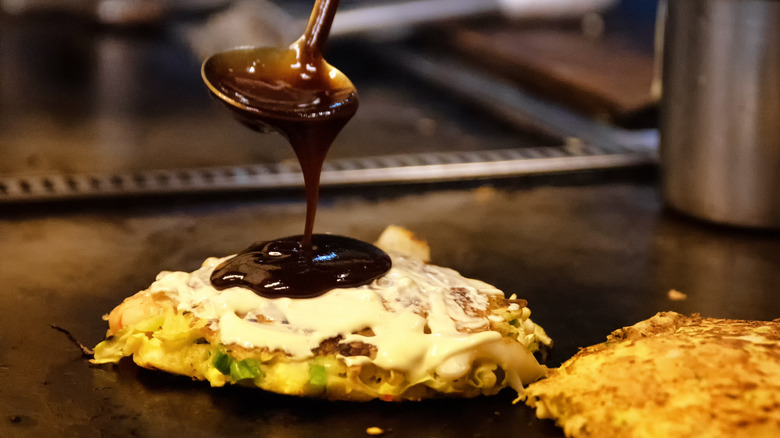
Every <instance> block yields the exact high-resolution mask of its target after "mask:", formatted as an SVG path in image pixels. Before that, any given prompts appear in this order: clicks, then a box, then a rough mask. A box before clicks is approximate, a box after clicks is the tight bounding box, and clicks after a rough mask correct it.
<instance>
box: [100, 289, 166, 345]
mask: <svg viewBox="0 0 780 438" xmlns="http://www.w3.org/2000/svg"><path fill="white" fill-rule="evenodd" d="M169 309H170V310H173V309H174V306H173V303H172V302H171V301H170V299H169V298H168V297H167V296H166V295H165V294H163V293H155V294H153V293H151V292H149V291H142V292H139V293H137V294H135V295H133V296H131V297H128V298H126V299H125V300H124V301H122V304H120V305H118V306H116V307H115V308H114V310H112V311H111V313H109V314H108V316H107V317H106V318H105V319H107V320H108V334H109V335H113V334H115V333H116V332H118V331H119V330H121V329H122V328H124V327H127V326H128V325H132V324H135V323H137V322H139V321H143V320H144V319H146V318H150V317H152V316H157V315H160V314H162V313H163V312H165V311H166V310H169Z"/></svg>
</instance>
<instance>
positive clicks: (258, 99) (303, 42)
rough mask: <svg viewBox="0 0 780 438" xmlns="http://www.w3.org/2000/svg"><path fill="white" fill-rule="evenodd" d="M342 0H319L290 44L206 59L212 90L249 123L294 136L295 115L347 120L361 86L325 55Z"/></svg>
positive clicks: (244, 49)
mask: <svg viewBox="0 0 780 438" xmlns="http://www.w3.org/2000/svg"><path fill="white" fill-rule="evenodd" d="M338 3H339V0H317V1H316V2H315V5H314V9H313V10H312V13H311V17H310V19H309V22H308V25H307V27H306V31H305V33H304V34H303V36H301V38H300V39H298V40H297V41H296V42H295V43H293V44H292V45H291V46H290V47H285V48H267V47H262V48H257V47H241V48H237V49H233V50H229V51H227V52H222V53H218V54H216V55H213V56H211V57H209V58H208V59H206V61H205V62H204V63H203V67H202V69H201V75H202V77H203V80H204V82H205V83H206V85H207V86H208V88H209V90H210V91H211V93H213V94H214V96H216V97H217V98H218V99H220V100H221V101H222V102H223V103H224V104H225V105H227V107H228V108H229V109H230V110H231V111H232V112H233V114H234V115H235V116H236V117H237V118H238V120H240V121H241V122H243V123H244V124H246V125H247V126H249V127H251V128H253V129H255V130H258V131H262V132H266V131H268V130H276V131H279V132H281V133H282V134H283V135H285V136H287V137H288V138H289V137H290V136H291V135H294V131H296V130H297V128H298V127H297V126H296V128H295V129H293V128H291V127H290V123H295V121H313V120H323V121H324V120H325V119H342V118H343V119H344V123H346V121H347V120H349V118H351V117H352V115H354V114H355V112H356V111H357V104H358V100H357V91H356V90H355V86H354V85H353V84H352V82H351V81H350V80H349V78H347V77H346V75H344V74H343V73H341V72H340V71H339V70H337V69H336V68H334V67H333V66H331V65H330V64H328V63H327V62H325V60H324V59H323V57H322V48H323V47H324V45H325V42H326V40H327V38H328V33H329V31H330V27H331V24H332V23H333V18H334V16H335V14H336V9H337V7H338ZM290 140H292V139H290ZM293 147H295V145H294V144H293Z"/></svg>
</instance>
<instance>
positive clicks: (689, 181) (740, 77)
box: [660, 0, 780, 228]
mask: <svg viewBox="0 0 780 438" xmlns="http://www.w3.org/2000/svg"><path fill="white" fill-rule="evenodd" d="M666 6H667V14H666V18H665V20H666V22H665V33H664V44H663V45H664V47H663V50H664V56H663V78H662V82H663V98H662V105H663V106H662V116H661V137H660V141H661V150H660V153H661V165H662V172H663V193H664V197H665V199H666V201H667V203H668V204H669V205H670V206H672V207H673V208H675V209H678V210H680V211H682V212H685V213H688V214H690V215H693V216H696V217H699V218H702V219H706V220H710V221H715V222H720V223H725V224H731V225H738V226H747V227H762V228H780V1H778V0H668V4H667V5H666Z"/></svg>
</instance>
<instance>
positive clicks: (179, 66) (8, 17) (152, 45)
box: [0, 0, 657, 201]
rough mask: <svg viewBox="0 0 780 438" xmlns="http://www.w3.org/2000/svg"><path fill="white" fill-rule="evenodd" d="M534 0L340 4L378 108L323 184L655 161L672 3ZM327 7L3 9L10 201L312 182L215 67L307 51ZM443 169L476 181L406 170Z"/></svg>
mask: <svg viewBox="0 0 780 438" xmlns="http://www.w3.org/2000/svg"><path fill="white" fill-rule="evenodd" d="M535 3H538V2H530V1H527V0H501V1H499V0H447V1H443V0H415V1H409V0H405V1H400V0H360V1H358V0H344V1H342V2H341V5H340V10H339V15H338V16H337V19H336V23H335V24H334V29H333V34H332V37H331V38H330V40H329V45H328V53H327V55H326V56H327V58H328V61H329V62H330V63H331V64H333V65H335V66H337V67H338V68H340V69H341V70H342V71H344V72H345V73H346V74H347V75H348V76H349V77H350V78H351V79H352V80H353V82H354V83H355V84H356V85H357V87H358V90H359V93H360V97H361V109H360V111H359V112H358V115H357V116H356V117H355V119H354V120H353V122H352V123H351V124H350V125H349V126H348V127H347V128H346V129H345V130H344V131H343V133H342V134H341V136H340V137H339V139H337V141H336V143H335V145H334V147H333V148H332V149H331V154H330V158H332V159H334V160H338V159H349V160H347V161H343V162H340V163H339V162H336V163H335V164H334V167H328V168H326V175H324V177H323V181H324V183H325V184H326V185H327V184H335V185H338V184H353V183H361V182H379V183H383V182H387V181H405V180H410V179H415V178H416V179H420V178H422V179H429V178H430V179H436V180H457V179H459V178H463V177H464V175H465V176H466V177H479V178H481V177H491V176H506V175H510V176H515V175H522V174H526V173H545V172H557V171H561V170H564V171H566V170H580V169H583V168H587V169H589V168H602V167H623V166H635V165H645V164H648V163H653V162H654V161H655V146H656V142H657V136H656V134H655V128H656V125H657V111H656V110H657V96H655V95H654V93H653V92H652V91H651V86H652V82H653V77H654V62H653V54H654V26H655V24H654V23H655V18H656V2H655V1H653V0H624V1H613V0H582V1H577V2H572V1H569V0H556V1H549V2H544V5H541V6H540V5H538V4H535ZM312 4H313V2H312V1H304V0H287V1H282V0H278V1H275V2H274V1H268V0H256V1H253V0H235V1H231V0H167V1H151V0H99V1H98V0H93V1H82V0H78V1H76V0H72V1H69V0H1V1H0V200H3V199H4V200H6V201H18V200H36V199H50V198H72V197H80V198H83V197H87V198H89V197H95V196H98V197H101V196H102V197H105V196H122V195H124V194H128V193H168V192H172V191H173V192H175V191H203V190H212V191H213V190H217V191H220V190H239V189H241V190H244V189H247V188H249V189H264V188H277V187H281V186H285V187H286V186H295V185H297V184H298V177H297V176H296V175H294V174H295V172H296V169H295V167H296V163H295V161H294V160H293V159H292V158H293V155H292V152H291V150H290V148H288V147H286V145H285V142H284V140H283V139H282V138H281V137H280V136H278V135H262V136H260V135H257V134H256V133H253V132H250V131H249V130H247V129H245V128H244V127H242V126H240V125H239V124H237V123H235V122H234V121H233V120H231V118H230V116H229V115H228V114H227V112H226V111H224V110H223V109H222V108H220V107H219V105H217V104H216V102H214V101H213V100H212V99H211V98H210V97H209V96H208V93H207V92H206V89H205V86H204V85H203V83H202V80H201V78H200V64H201V62H202V61H203V59H204V58H205V57H207V56H209V55H210V54H212V53H215V52H217V51H220V50H224V49H228V48H231V47H234V46H238V45H270V46H283V45H288V44H290V43H291V42H292V41H294V40H295V39H296V38H297V37H298V36H299V35H300V34H301V33H302V31H303V28H304V24H305V20H306V19H307V18H308V15H309V12H310V10H311V6H312ZM496 150H498V151H500V152H501V153H499V155H495V154H493V155H491V154H488V153H487V152H486V151H496ZM473 152H478V153H477V154H473ZM420 154H428V155H423V156H421V155H420ZM431 154H432V155H431ZM366 157H370V158H371V159H370V160H367V161H366V160H362V161H360V160H357V159H362V158H366ZM376 157H383V158H384V161H383V160H380V159H378V158H376ZM551 157H552V158H558V159H560V158H562V157H563V158H567V160H563V161H561V160H558V163H553V162H551V161H550V160H548V158H551ZM534 158H536V159H537V160H535V161H534V160H533V159H534ZM496 162H499V164H496ZM426 163H427V164H442V163H443V164H447V163H449V164H455V165H460V168H458V167H457V166H450V168H445V169H438V170H432V171H431V172H428V173H427V174H426V173H425V172H423V174H420V173H419V172H418V173H409V171H408V169H406V170H404V168H405V167H407V168H408V167H409V165H418V164H426ZM464 164H465V165H468V166H471V169H472V170H464V169H465V168H464V166H463V165H464ZM257 165H264V166H259V167H258V166H257ZM247 166H248V167H247ZM347 168H349V169H351V170H358V171H361V170H366V169H369V170H370V169H374V171H373V175H370V174H369V172H363V173H359V172H358V173H354V172H353V174H351V175H348V174H346V173H345V172H339V171H340V170H341V171H343V170H345V169H347ZM349 169H348V170H349ZM376 169H383V171H384V173H382V172H378V171H376ZM328 171H331V172H330V173H328ZM177 172H178V173H177ZM464 172H465V173H464ZM237 174H240V175H239V176H241V178H242V179H236V175H237ZM288 174H289V175H288ZM258 175H259V176H258ZM171 180H175V181H176V184H171V183H170V181H171ZM196 180H197V182H198V183H197V184H196V183H194V182H193V181H196ZM166 182H167V183H166ZM162 183H166V184H162Z"/></svg>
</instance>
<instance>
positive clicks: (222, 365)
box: [213, 351, 232, 375]
mask: <svg viewBox="0 0 780 438" xmlns="http://www.w3.org/2000/svg"><path fill="white" fill-rule="evenodd" d="M230 362H232V360H231V359H230V356H228V355H227V353H225V352H224V351H217V354H216V355H215V356H214V362H213V364H214V368H216V369H217V370H219V372H220V373H222V374H224V375H228V374H230Z"/></svg>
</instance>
